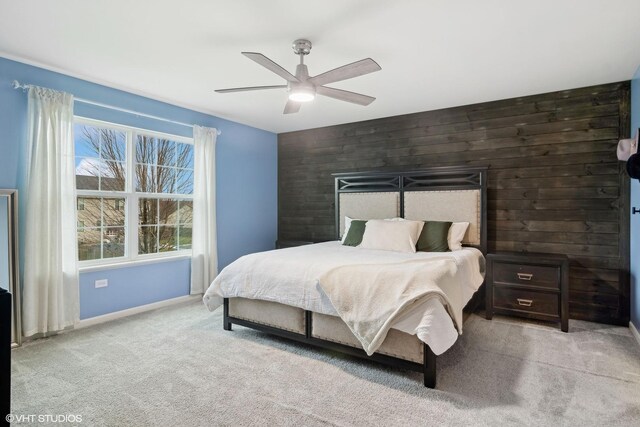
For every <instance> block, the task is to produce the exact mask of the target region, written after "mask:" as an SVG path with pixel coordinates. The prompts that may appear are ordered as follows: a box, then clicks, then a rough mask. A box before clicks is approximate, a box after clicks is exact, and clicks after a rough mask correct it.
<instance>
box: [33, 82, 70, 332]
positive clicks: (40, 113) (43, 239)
mask: <svg viewBox="0 0 640 427" xmlns="http://www.w3.org/2000/svg"><path fill="white" fill-rule="evenodd" d="M28 105H29V107H28V126H29V127H28V157H27V161H28V164H27V181H26V186H27V187H26V188H27V190H26V209H27V211H26V220H25V258H24V284H23V312H22V327H23V333H24V336H25V337H29V336H33V335H36V334H40V335H46V334H48V333H51V332H56V331H60V330H63V329H65V328H68V327H72V326H73V325H74V324H75V323H76V322H77V321H78V318H79V310H78V305H79V304H78V269H77V263H76V259H77V258H76V257H77V250H76V246H77V243H76V224H75V222H76V200H75V167H74V155H73V153H74V149H73V96H72V95H70V94H68V93H63V92H57V91H54V90H51V89H45V88H40V87H31V88H30V89H29V103H28Z"/></svg>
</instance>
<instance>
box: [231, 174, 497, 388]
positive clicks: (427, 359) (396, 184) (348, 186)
mask: <svg viewBox="0 0 640 427" xmlns="http://www.w3.org/2000/svg"><path fill="white" fill-rule="evenodd" d="M333 176H334V179H335V207H336V234H337V235H338V236H337V237H338V238H339V234H340V194H341V193H371V192H399V193H400V216H401V217H404V193H405V192H407V191H448V190H475V189H479V190H480V195H481V200H480V245H473V246H474V247H476V248H478V249H479V250H480V251H482V253H483V254H484V255H486V254H487V168H486V167H452V166H446V167H436V168H429V169H423V170H416V171H409V172H354V173H338V174H333ZM479 294H480V291H478V292H476V296H474V298H472V300H471V301H469V303H468V304H467V308H468V307H474V306H475V305H477V304H478V301H481V300H482V298H481V297H477V296H478V295H479ZM233 324H236V325H240V326H245V327H248V328H252V329H256V330H259V331H263V332H267V333H270V334H273V335H277V336H280V337H283V338H288V339H291V340H294V341H298V342H302V343H306V344H311V345H314V346H317V347H321V348H325V349H329V350H333V351H337V352H340V353H345V354H348V355H352V356H356V357H361V358H363V359H368V360H373V361H375V362H379V363H382V364H384V365H387V366H392V367H396V368H402V369H407V370H411V371H416V372H422V373H423V374H424V385H425V387H429V388H435V386H436V355H435V354H434V353H433V351H431V348H429V346H428V345H427V344H424V343H423V346H424V361H423V363H415V362H411V361H408V360H404V359H400V358H397V357H392V356H386V355H383V354H373V355H372V356H367V354H366V353H365V351H364V350H362V349H359V348H355V347H350V346H348V345H344V344H339V343H335V342H332V341H327V340H323V339H320V338H315V337H314V336H313V335H312V324H313V312H311V311H308V310H305V333H304V334H299V333H295V332H291V331H287V330H284V329H280V328H276V327H273V326H268V325H263V324H260V323H256V322H251V321H248V320H244V319H239V318H236V317H232V316H230V315H229V299H228V298H224V312H223V327H224V329H225V330H227V331H230V330H231V327H232V325H233Z"/></svg>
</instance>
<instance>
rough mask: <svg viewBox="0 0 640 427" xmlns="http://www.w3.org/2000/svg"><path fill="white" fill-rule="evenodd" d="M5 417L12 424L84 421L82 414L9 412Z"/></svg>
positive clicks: (74, 422) (77, 422) (75, 422)
mask: <svg viewBox="0 0 640 427" xmlns="http://www.w3.org/2000/svg"><path fill="white" fill-rule="evenodd" d="M5 419H6V420H7V422H9V423H12V424H20V423H36V422H37V423H52V424H53V423H70V424H79V423H81V422H82V415H75V414H8V415H7V416H6V417H5Z"/></svg>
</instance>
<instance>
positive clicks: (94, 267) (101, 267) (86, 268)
mask: <svg viewBox="0 0 640 427" xmlns="http://www.w3.org/2000/svg"><path fill="white" fill-rule="evenodd" d="M184 259H191V254H182V255H174V256H163V257H157V258H146V259H145V258H143V259H136V260H133V261H132V260H126V261H118V262H113V263H108V264H93V265H85V266H81V267H79V268H78V271H79V272H80V273H91V272H93V271H103V270H115V269H118V268H128V267H138V266H141V265H149V264H158V263H161V262H172V261H180V260H184Z"/></svg>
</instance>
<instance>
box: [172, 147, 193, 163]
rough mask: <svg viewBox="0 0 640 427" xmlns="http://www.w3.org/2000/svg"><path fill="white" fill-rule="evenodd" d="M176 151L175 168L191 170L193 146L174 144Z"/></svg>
mask: <svg viewBox="0 0 640 427" xmlns="http://www.w3.org/2000/svg"><path fill="white" fill-rule="evenodd" d="M176 144H177V150H178V161H177V164H176V166H178V167H179V168H187V169H193V145H192V144H182V143H179V142H178V143H176Z"/></svg>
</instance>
